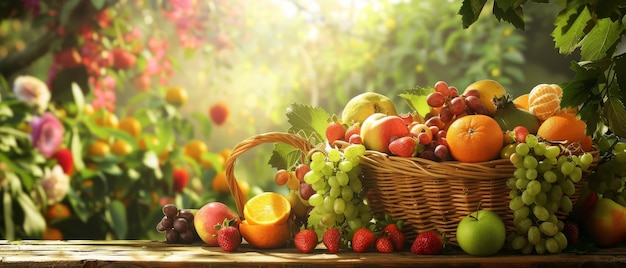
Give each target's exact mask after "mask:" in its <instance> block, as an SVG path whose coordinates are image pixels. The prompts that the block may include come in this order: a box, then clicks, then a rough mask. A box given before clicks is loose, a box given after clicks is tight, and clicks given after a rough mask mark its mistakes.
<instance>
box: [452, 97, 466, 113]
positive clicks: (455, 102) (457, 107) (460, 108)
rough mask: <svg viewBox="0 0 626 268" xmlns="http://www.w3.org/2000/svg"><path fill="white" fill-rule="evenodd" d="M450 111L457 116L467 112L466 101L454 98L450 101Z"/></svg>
mask: <svg viewBox="0 0 626 268" xmlns="http://www.w3.org/2000/svg"><path fill="white" fill-rule="evenodd" d="M450 111H452V113H454V114H455V115H459V114H462V113H464V112H465V101H464V100H463V98H461V97H454V98H452V100H451V101H450Z"/></svg>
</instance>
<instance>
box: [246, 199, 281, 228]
mask: <svg viewBox="0 0 626 268" xmlns="http://www.w3.org/2000/svg"><path fill="white" fill-rule="evenodd" d="M289 214H291V203H289V200H287V198H285V196H283V195H282V194H279V193H275V192H265V193H261V194H259V195H256V196H254V197H252V198H250V199H249V200H248V201H247V202H246V204H245V205H244V206H243V215H244V218H245V219H246V220H248V222H249V223H250V224H265V225H267V224H282V223H285V222H287V220H288V219H289Z"/></svg>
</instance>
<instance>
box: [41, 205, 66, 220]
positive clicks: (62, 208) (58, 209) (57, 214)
mask: <svg viewBox="0 0 626 268" xmlns="http://www.w3.org/2000/svg"><path fill="white" fill-rule="evenodd" d="M70 216H72V211H71V210H70V208H69V207H68V206H67V205H65V204H63V203H55V204H52V205H50V206H48V209H47V210H46V215H45V218H46V221H47V222H51V221H53V220H57V219H65V218H69V217H70Z"/></svg>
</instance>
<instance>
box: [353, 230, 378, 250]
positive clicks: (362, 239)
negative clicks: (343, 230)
mask: <svg viewBox="0 0 626 268" xmlns="http://www.w3.org/2000/svg"><path fill="white" fill-rule="evenodd" d="M375 242H376V235H375V234H374V232H373V231H372V230H370V229H368V228H365V227H361V228H359V229H357V230H356V231H355V232H354V235H353V236H352V250H354V252H359V253H361V252H365V251H367V250H369V249H370V248H371V247H372V246H373V245H374V243H375Z"/></svg>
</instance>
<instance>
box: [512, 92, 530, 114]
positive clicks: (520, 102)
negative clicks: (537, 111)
mask: <svg viewBox="0 0 626 268" xmlns="http://www.w3.org/2000/svg"><path fill="white" fill-rule="evenodd" d="M513 104H515V107H517V108H520V109H523V110H526V111H528V94H523V95H520V96H518V97H517V98H515V99H514V100H513Z"/></svg>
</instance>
